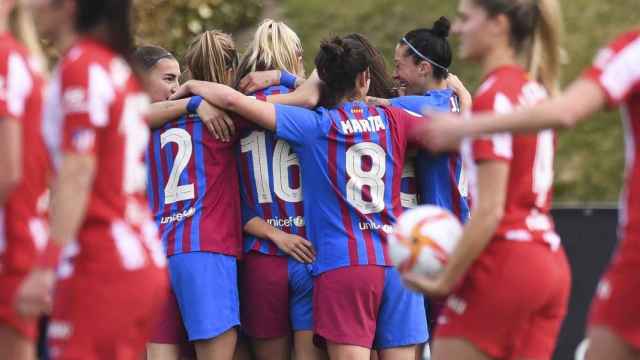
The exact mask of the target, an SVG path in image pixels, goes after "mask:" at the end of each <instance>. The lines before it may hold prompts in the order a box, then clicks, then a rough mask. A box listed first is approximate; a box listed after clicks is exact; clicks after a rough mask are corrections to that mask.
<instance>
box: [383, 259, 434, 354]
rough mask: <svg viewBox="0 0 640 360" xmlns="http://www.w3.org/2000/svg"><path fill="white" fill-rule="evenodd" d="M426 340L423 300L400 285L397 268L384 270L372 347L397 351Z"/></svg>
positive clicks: (419, 295)
mask: <svg viewBox="0 0 640 360" xmlns="http://www.w3.org/2000/svg"><path fill="white" fill-rule="evenodd" d="M428 339H429V334H428V330H427V316H426V314H425V307H424V297H423V296H422V294H418V293H416V292H413V291H412V290H409V289H408V288H406V287H405V286H404V283H403V282H402V278H401V277H400V273H399V272H398V270H397V269H395V268H392V267H390V268H386V269H385V284H384V292H383V295H382V302H381V304H380V310H379V312H378V319H377V325H376V337H375V344H374V347H375V348H376V349H391V348H400V347H406V346H409V345H417V344H422V343H425V342H427V340H428ZM399 350H400V351H403V350H402V349H399Z"/></svg>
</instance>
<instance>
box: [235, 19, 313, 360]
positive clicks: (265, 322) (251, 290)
mask: <svg viewBox="0 0 640 360" xmlns="http://www.w3.org/2000/svg"><path fill="white" fill-rule="evenodd" d="M266 70H280V71H282V72H283V73H284V74H285V76H283V80H284V83H285V84H284V85H279V86H271V87H268V88H266V89H264V90H261V91H258V92H256V93H254V94H252V95H253V96H255V97H256V98H257V99H265V98H266V97H267V96H269V95H272V94H281V93H288V92H289V91H290V90H291V88H293V87H294V86H295V77H293V76H291V75H288V74H290V73H293V74H295V75H297V76H300V77H302V76H304V69H303V64H302V45H301V44H300V40H299V39H298V36H297V35H296V34H295V32H293V30H291V29H290V28H289V27H288V26H287V25H286V24H284V23H282V22H276V21H273V20H270V19H267V20H265V21H263V22H262V24H260V26H259V27H258V29H257V30H256V33H255V35H254V38H253V40H252V42H251V43H250V44H249V48H248V51H247V53H246V54H245V55H244V56H243V58H242V61H241V62H240V66H239V68H238V79H242V78H243V77H244V76H245V75H247V74H249V73H250V72H254V71H266ZM280 71H278V72H280ZM285 72H286V73H285ZM287 81H288V83H287ZM238 153H239V160H238V165H239V169H240V188H241V192H240V194H241V196H242V208H243V223H244V229H245V237H244V251H245V257H244V259H243V262H242V265H241V274H240V286H241V291H240V292H241V294H242V296H241V318H242V329H243V331H244V332H245V333H246V334H247V335H248V336H250V337H251V339H252V343H253V346H254V350H255V353H256V356H257V358H258V359H289V357H290V336H291V334H293V337H294V351H295V358H296V359H318V358H321V351H320V349H319V348H317V347H315V346H314V344H313V313H312V306H311V305H312V294H313V280H312V278H311V265H308V264H305V263H310V262H312V261H313V253H312V251H311V250H312V247H311V243H310V242H308V241H307V240H306V239H304V238H303V237H304V236H306V235H305V234H306V231H305V220H308V219H305V216H304V211H303V202H302V201H303V200H302V199H303V192H302V187H301V183H300V165H299V161H298V157H297V156H296V154H295V153H292V151H291V148H290V146H289V144H288V143H287V142H286V141H285V140H279V139H277V138H276V134H275V133H274V132H272V131H267V130H264V129H260V128H255V127H251V128H248V127H245V128H244V129H243V130H241V132H240V144H239V151H238ZM284 233H287V234H290V236H288V237H282V236H279V235H281V234H284ZM283 240H286V241H285V242H283ZM281 249H283V250H281ZM288 254H290V256H287V255H288Z"/></svg>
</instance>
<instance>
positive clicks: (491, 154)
mask: <svg viewBox="0 0 640 360" xmlns="http://www.w3.org/2000/svg"><path fill="white" fill-rule="evenodd" d="M546 97H547V92H546V90H545V89H544V88H543V87H542V86H541V85H540V84H539V83H537V82H535V81H532V80H530V79H529V77H528V75H527V73H526V72H525V71H524V69H522V68H520V67H518V66H503V67H500V68H498V69H496V70H495V71H493V72H492V73H491V74H489V75H488V76H487V78H486V80H485V81H484V83H483V84H482V85H481V86H480V88H479V89H478V92H477V94H476V97H475V99H474V105H473V110H474V111H478V112H481V111H492V112H496V113H508V112H511V111H513V110H515V109H516V108H517V107H520V106H528V105H533V104H535V103H537V102H539V101H541V100H544V99H545V98H546ZM555 142H556V138H555V133H554V132H553V131H552V130H542V131H539V132H537V133H534V134H513V135H512V134H509V133H503V134H497V135H492V136H486V137H480V138H476V139H474V140H470V139H467V140H465V141H464V142H463V145H462V156H463V161H464V166H465V169H468V172H467V174H468V176H469V184H470V188H471V189H472V193H471V197H472V198H475V197H476V194H475V191H477V189H476V176H477V174H476V165H475V163H476V162H477V161H483V160H490V161H491V160H497V161H506V162H508V163H509V164H510V169H509V180H508V184H507V186H508V187H507V197H506V203H505V209H504V216H503V218H502V220H501V222H500V224H499V226H498V228H497V230H496V234H495V236H496V237H497V238H501V239H508V240H515V241H542V242H548V243H550V244H552V245H553V246H557V245H559V238H558V236H557V235H556V234H555V232H554V224H553V220H552V218H551V216H550V215H549V211H550V206H551V195H552V192H551V190H552V185H553V159H554V150H555Z"/></svg>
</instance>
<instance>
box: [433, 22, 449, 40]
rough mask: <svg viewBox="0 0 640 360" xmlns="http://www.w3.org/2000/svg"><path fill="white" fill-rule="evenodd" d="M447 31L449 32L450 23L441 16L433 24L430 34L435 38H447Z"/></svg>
mask: <svg viewBox="0 0 640 360" xmlns="http://www.w3.org/2000/svg"><path fill="white" fill-rule="evenodd" d="M449 30H451V23H450V22H449V19H447V18H446V17H444V16H441V17H440V19H438V20H437V21H436V22H435V23H433V29H432V32H433V34H434V35H435V36H438V37H441V38H443V39H444V38H447V37H448V36H449Z"/></svg>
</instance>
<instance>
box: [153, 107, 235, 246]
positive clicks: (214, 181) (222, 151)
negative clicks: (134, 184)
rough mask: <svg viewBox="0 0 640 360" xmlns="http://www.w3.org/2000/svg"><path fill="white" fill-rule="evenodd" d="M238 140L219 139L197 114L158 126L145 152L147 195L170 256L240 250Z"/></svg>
mask: <svg viewBox="0 0 640 360" xmlns="http://www.w3.org/2000/svg"><path fill="white" fill-rule="evenodd" d="M236 143H237V137H234V139H233V140H232V141H231V142H223V141H219V140H216V139H215V138H214V137H213V136H212V135H211V134H210V133H209V131H208V130H207V128H206V127H205V125H204V124H203V123H202V121H201V120H200V118H199V117H198V116H196V115H188V116H182V117H180V118H178V119H176V120H175V121H172V122H169V123H167V124H165V125H164V126H163V127H162V128H159V129H155V130H153V133H152V136H151V141H150V143H149V148H148V151H147V155H146V160H147V164H149V176H148V180H147V193H148V196H149V205H150V207H151V209H152V211H153V213H154V217H155V220H156V224H157V225H158V227H159V229H160V235H161V239H162V243H163V246H164V248H165V253H166V254H167V255H168V256H170V255H174V254H179V253H183V252H193V251H208V252H216V253H222V254H225V255H232V256H238V255H239V254H240V250H241V243H240V239H241V236H242V235H241V225H240V200H239V199H240V197H239V195H238V193H239V187H238V175H237V167H236V162H235V145H236Z"/></svg>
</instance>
